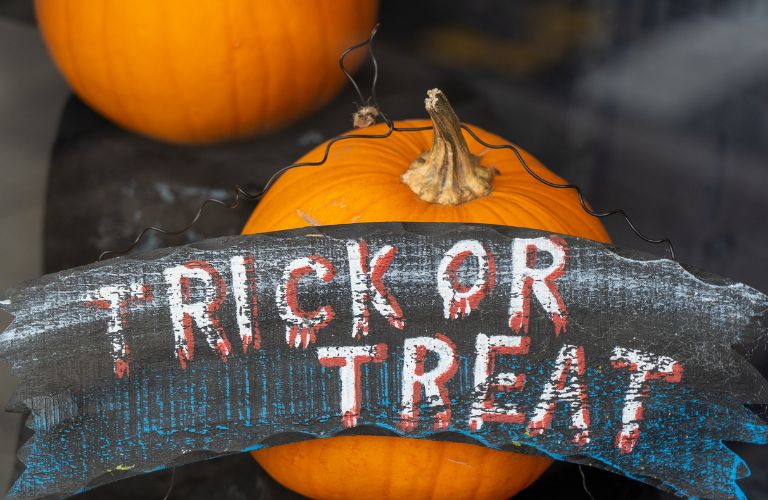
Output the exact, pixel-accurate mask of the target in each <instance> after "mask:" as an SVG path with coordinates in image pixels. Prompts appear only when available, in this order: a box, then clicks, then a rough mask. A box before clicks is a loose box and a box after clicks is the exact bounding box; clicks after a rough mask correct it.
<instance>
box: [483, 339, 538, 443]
mask: <svg viewBox="0 0 768 500" xmlns="http://www.w3.org/2000/svg"><path fill="white" fill-rule="evenodd" d="M530 344H531V338H530V337H520V336H517V335H494V336H491V337H489V336H488V335H485V334H484V333H480V334H478V336H477V341H476V342H475V352H476V354H477V356H476V358H475V399H474V401H473V402H472V409H471V410H470V418H469V428H470V430H471V431H472V432H476V431H478V430H480V428H482V426H483V422H512V423H517V424H522V423H523V421H524V420H525V413H522V412H521V411H520V410H519V409H518V407H517V405H516V404H506V405H504V406H503V407H499V406H497V405H496V403H495V393H496V392H498V391H506V392H509V391H512V390H517V391H519V390H521V389H522V388H523V385H524V384H525V374H523V373H509V372H502V373H498V374H494V373H493V367H494V365H495V361H496V356H497V355H499V354H527V353H528V347H529V346H530Z"/></svg>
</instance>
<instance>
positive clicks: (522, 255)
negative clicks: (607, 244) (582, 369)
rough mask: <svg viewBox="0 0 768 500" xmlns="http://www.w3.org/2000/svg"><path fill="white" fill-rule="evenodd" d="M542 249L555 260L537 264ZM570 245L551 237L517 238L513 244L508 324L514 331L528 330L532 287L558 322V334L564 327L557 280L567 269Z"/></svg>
mask: <svg viewBox="0 0 768 500" xmlns="http://www.w3.org/2000/svg"><path fill="white" fill-rule="evenodd" d="M539 252H547V253H548V254H549V255H550V256H551V257H552V263H551V264H550V265H548V266H547V267H543V268H536V258H537V254H538V253H539ZM566 255H567V245H566V243H565V240H563V239H562V238H558V237H556V236H552V237H550V238H531V239H526V238H516V239H515V242H514V244H513V246H512V271H513V277H512V295H511V300H510V303H509V327H510V328H512V330H514V331H515V332H519V331H520V329H521V328H522V329H523V330H524V331H525V332H526V333H527V332H528V321H529V320H530V317H531V291H533V295H535V296H536V299H537V300H538V301H539V302H540V303H541V306H542V307H543V308H544V311H546V312H547V313H548V314H550V315H551V317H552V322H553V323H554V324H555V335H560V332H561V331H562V330H565V324H566V314H567V311H566V308H565V304H564V303H563V299H562V297H561V296H560V292H559V291H558V290H557V286H556V285H555V280H556V279H557V278H559V277H560V276H562V275H563V273H564V272H565V259H566Z"/></svg>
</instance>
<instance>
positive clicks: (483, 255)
mask: <svg viewBox="0 0 768 500" xmlns="http://www.w3.org/2000/svg"><path fill="white" fill-rule="evenodd" d="M468 257H474V258H475V259H477V264H478V274H477V277H476V278H475V281H474V283H472V286H469V287H465V286H463V285H461V283H459V277H458V272H459V269H460V268H461V265H462V264H463V263H464V261H465V260H466V259H467V258H468ZM495 279H496V268H495V266H494V262H493V255H492V254H491V253H490V252H488V251H487V250H486V249H485V247H484V246H483V244H482V243H480V242H479V241H477V240H462V241H459V242H458V243H456V244H455V245H453V247H451V249H450V250H448V251H447V252H446V253H445V255H444V256H443V259H442V260H441V261H440V266H439V267H438V269H437V289H438V291H439V292H440V296H441V297H442V298H443V314H444V315H445V318H446V319H457V318H458V317H459V314H461V317H462V318H464V317H465V316H467V315H468V314H469V313H470V312H472V310H473V309H476V308H477V306H478V305H479V304H480V301H481V300H483V298H484V297H485V296H486V295H488V293H489V292H490V291H491V290H492V289H493V285H494V281H495Z"/></svg>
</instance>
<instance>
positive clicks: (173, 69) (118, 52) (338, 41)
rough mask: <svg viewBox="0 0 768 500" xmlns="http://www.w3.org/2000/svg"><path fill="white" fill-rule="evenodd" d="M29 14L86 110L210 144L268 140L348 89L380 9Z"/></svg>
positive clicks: (280, 6)
mask: <svg viewBox="0 0 768 500" xmlns="http://www.w3.org/2000/svg"><path fill="white" fill-rule="evenodd" d="M35 6H36V9H37V18H38V22H39V25H40V29H41V31H42V34H43V37H44V38H45V40H46V42H47V45H48V48H49V51H50V53H51V55H52V56H53V59H54V60H55V61H56V63H57V64H58V66H59V68H60V70H61V72H62V73H63V74H64V76H65V77H66V79H67V80H68V81H69V83H70V85H71V86H72V88H73V89H74V91H75V92H76V93H77V94H78V95H79V96H80V97H81V98H82V99H83V100H85V101H86V102H87V103H88V104H89V105H90V106H92V107H93V108H94V109H96V110H98V111H99V112H101V113H102V114H104V115H105V116H107V117H108V118H110V119H111V120H113V121H115V122H116V123H118V124H120V125H121V126H123V127H125V128H127V129H129V130H133V131H136V132H140V133H142V134H146V135H149V136H152V137H155V138H159V139H164V140H167V141H172V142H183V143H205V142H214V141H221V140H227V139H236V138H242V137H247V136H250V135H253V134H261V133H266V132H270V131H274V130H276V129H278V128H280V127H283V126H285V125H288V124H290V123H292V122H294V121H296V120H297V119H299V118H301V117H302V116H304V115H306V114H307V113H309V112H311V111H313V110H315V109H317V108H319V107H320V106H322V105H323V104H325V103H326V102H327V101H328V100H329V99H330V98H331V97H333V95H334V94H336V92H337V91H338V90H339V89H340V88H341V86H342V84H343V83H344V76H343V74H342V73H341V72H340V71H339V68H338V57H339V54H340V53H341V52H342V51H343V50H344V49H345V48H346V47H349V46H351V45H353V44H354V43H357V42H359V41H360V40H364V39H365V38H366V37H367V36H368V33H369V32H370V30H371V28H372V27H373V25H374V23H375V20H376V13H377V9H378V1H377V0H290V1H268V0H130V1H108V0H89V1H75V0H36V1H35ZM359 55H361V54H359ZM357 56H358V54H352V55H351V57H350V61H349V63H350V67H352V68H354V67H355V65H356V64H357V63H359V62H360V60H361V59H360V57H357Z"/></svg>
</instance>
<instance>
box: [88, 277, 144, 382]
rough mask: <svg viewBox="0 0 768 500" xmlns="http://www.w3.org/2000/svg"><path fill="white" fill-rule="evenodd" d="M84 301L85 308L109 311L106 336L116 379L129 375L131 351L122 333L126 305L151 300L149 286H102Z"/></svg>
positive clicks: (126, 310)
mask: <svg viewBox="0 0 768 500" xmlns="http://www.w3.org/2000/svg"><path fill="white" fill-rule="evenodd" d="M84 300H85V307H94V308H96V309H108V310H109V321H108V323H107V335H108V336H109V343H110V345H111V354H112V361H114V363H115V375H117V378H123V375H126V376H128V375H130V361H131V360H130V358H131V349H130V347H129V346H128V344H127V343H126V341H125V334H124V333H123V329H124V328H125V327H126V326H127V323H128V303H129V302H133V301H136V300H143V301H150V300H152V292H151V289H150V287H149V285H140V284H138V283H133V284H132V285H131V286H130V288H128V287H125V286H123V285H115V286H103V287H101V288H99V289H98V290H97V291H96V292H94V293H91V294H88V295H86V296H85V299H84Z"/></svg>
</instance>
